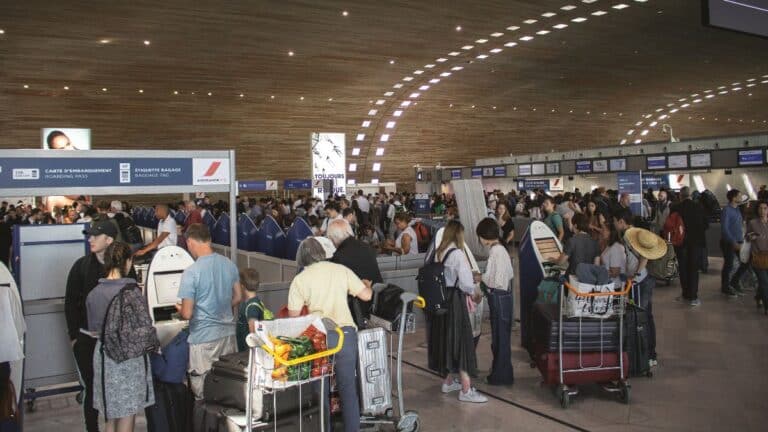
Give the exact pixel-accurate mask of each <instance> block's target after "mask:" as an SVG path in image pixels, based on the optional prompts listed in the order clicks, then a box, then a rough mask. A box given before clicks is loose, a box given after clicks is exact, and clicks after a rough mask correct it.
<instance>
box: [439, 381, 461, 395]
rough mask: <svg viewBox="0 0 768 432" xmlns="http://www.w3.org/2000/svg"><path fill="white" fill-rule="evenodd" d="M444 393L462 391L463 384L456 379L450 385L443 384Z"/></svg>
mask: <svg viewBox="0 0 768 432" xmlns="http://www.w3.org/2000/svg"><path fill="white" fill-rule="evenodd" d="M442 390H443V393H451V392H455V391H459V390H461V383H460V382H459V380H457V379H456V378H454V379H453V382H452V383H450V384H446V383H443V389H442Z"/></svg>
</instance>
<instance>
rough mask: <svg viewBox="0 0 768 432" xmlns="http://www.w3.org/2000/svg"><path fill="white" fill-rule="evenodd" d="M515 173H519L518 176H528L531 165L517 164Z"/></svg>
mask: <svg viewBox="0 0 768 432" xmlns="http://www.w3.org/2000/svg"><path fill="white" fill-rule="evenodd" d="M517 175H519V176H529V175H531V166H530V165H518V166H517Z"/></svg>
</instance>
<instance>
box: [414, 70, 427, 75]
mask: <svg viewBox="0 0 768 432" xmlns="http://www.w3.org/2000/svg"><path fill="white" fill-rule="evenodd" d="M423 73H424V71H423V70H421V69H417V70H415V71H413V74H414V75H421V74H423Z"/></svg>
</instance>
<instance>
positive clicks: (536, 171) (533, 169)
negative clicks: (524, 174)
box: [531, 164, 544, 175]
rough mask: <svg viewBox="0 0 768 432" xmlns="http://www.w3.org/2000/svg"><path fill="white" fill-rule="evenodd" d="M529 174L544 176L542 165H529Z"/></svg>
mask: <svg viewBox="0 0 768 432" xmlns="http://www.w3.org/2000/svg"><path fill="white" fill-rule="evenodd" d="M531 172H532V173H533V175H542V174H544V164H533V165H531Z"/></svg>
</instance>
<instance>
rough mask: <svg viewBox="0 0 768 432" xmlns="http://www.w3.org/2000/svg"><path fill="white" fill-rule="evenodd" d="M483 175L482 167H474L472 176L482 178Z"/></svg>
mask: <svg viewBox="0 0 768 432" xmlns="http://www.w3.org/2000/svg"><path fill="white" fill-rule="evenodd" d="M482 176H483V169H482V168H472V178H480V177H482Z"/></svg>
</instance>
